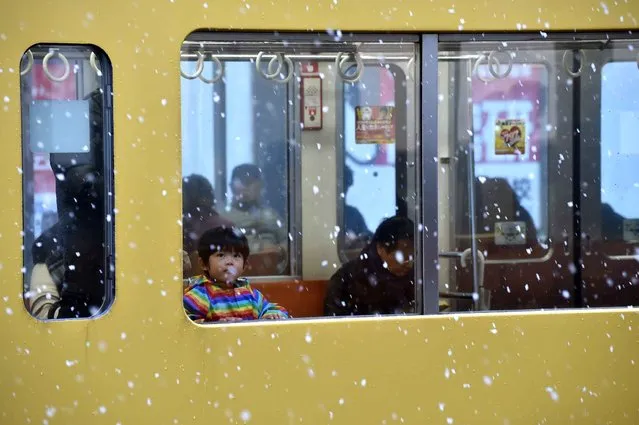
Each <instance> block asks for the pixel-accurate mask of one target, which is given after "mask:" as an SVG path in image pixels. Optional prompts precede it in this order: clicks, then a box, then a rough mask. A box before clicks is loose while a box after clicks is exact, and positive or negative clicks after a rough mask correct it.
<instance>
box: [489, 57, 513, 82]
mask: <svg viewBox="0 0 639 425" xmlns="http://www.w3.org/2000/svg"><path fill="white" fill-rule="evenodd" d="M497 53H499V51H497V50H493V51H492V52H490V54H489V55H488V71H490V73H491V74H492V76H493V77H495V78H496V79H498V80H500V79H502V78H506V77H508V75H510V71H512V69H513V58H512V57H511V56H510V53H508V52H507V51H505V52H503V53H505V54H506V56H507V57H508V65H506V71H504V73H503V74H499V73H498V72H497V71H499V68H500V66H501V65H500V63H499V61H498V60H497V57H496V56H495V55H496V54H497ZM493 62H494V63H496V64H497V71H496V70H495V67H494V66H493Z"/></svg>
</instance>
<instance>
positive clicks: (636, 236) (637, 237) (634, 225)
mask: <svg viewBox="0 0 639 425" xmlns="http://www.w3.org/2000/svg"><path fill="white" fill-rule="evenodd" d="M623 240H624V241H626V242H639V219H637V218H633V219H626V220H624V221H623Z"/></svg>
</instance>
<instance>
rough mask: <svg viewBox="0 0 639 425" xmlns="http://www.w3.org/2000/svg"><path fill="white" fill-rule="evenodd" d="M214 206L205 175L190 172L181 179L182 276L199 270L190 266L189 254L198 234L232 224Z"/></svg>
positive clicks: (185, 276)
mask: <svg viewBox="0 0 639 425" xmlns="http://www.w3.org/2000/svg"><path fill="white" fill-rule="evenodd" d="M214 207H215V193H214V192H213V186H212V185H211V183H209V181H208V180H207V179H206V177H204V176H201V175H198V174H191V175H190V176H188V177H184V179H182V226H183V239H182V243H183V247H184V251H185V254H184V259H183V264H184V267H183V271H184V272H183V275H184V276H183V277H184V278H187V277H190V276H192V272H196V273H197V272H199V270H193V269H192V268H191V265H192V262H191V258H192V257H191V256H192V255H193V254H194V253H195V252H196V251H197V241H198V239H199V238H200V236H202V234H203V233H204V232H205V231H207V230H209V229H213V228H215V227H218V226H226V227H232V226H233V223H232V222H230V221H229V220H227V219H225V218H224V217H222V216H221V215H220V214H219V213H218V212H217V211H216V210H215V208H214ZM193 259H194V258H193Z"/></svg>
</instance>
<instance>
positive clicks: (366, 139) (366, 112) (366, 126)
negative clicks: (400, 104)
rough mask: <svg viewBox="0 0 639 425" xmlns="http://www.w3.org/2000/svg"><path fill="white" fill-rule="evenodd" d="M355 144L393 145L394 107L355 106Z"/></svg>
mask: <svg viewBox="0 0 639 425" xmlns="http://www.w3.org/2000/svg"><path fill="white" fill-rule="evenodd" d="M355 143H357V144H358V145H364V144H394V143H395V107H393V106H356V107H355Z"/></svg>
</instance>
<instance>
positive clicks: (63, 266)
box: [28, 165, 105, 319]
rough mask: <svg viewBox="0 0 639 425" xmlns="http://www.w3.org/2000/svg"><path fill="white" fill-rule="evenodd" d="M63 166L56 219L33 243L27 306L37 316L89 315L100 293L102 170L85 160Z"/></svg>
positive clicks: (102, 283) (101, 298)
mask: <svg viewBox="0 0 639 425" xmlns="http://www.w3.org/2000/svg"><path fill="white" fill-rule="evenodd" d="M64 172H65V174H64V176H65V178H64V179H63V180H61V181H60V182H58V183H57V184H56V191H57V202H58V204H59V205H58V211H59V214H60V220H59V221H58V222H56V223H55V224H54V225H53V226H51V227H50V228H49V229H47V230H46V231H45V232H43V233H42V235H40V237H38V239H36V241H35V242H34V245H33V270H32V273H31V278H30V281H29V288H28V291H29V292H28V293H29V301H28V308H29V311H31V313H32V314H33V315H34V316H35V317H37V318H40V319H55V318H57V319H63V318H80V317H91V316H92V315H93V314H95V313H96V312H97V311H99V310H100V308H101V306H102V304H103V302H104V297H105V272H104V270H103V267H104V248H103V243H104V242H103V238H104V227H103V221H104V218H103V216H102V214H103V199H102V194H101V188H102V175H101V173H100V172H99V171H98V170H96V169H95V168H94V167H93V166H91V165H75V166H72V167H68V168H65V169H64Z"/></svg>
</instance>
